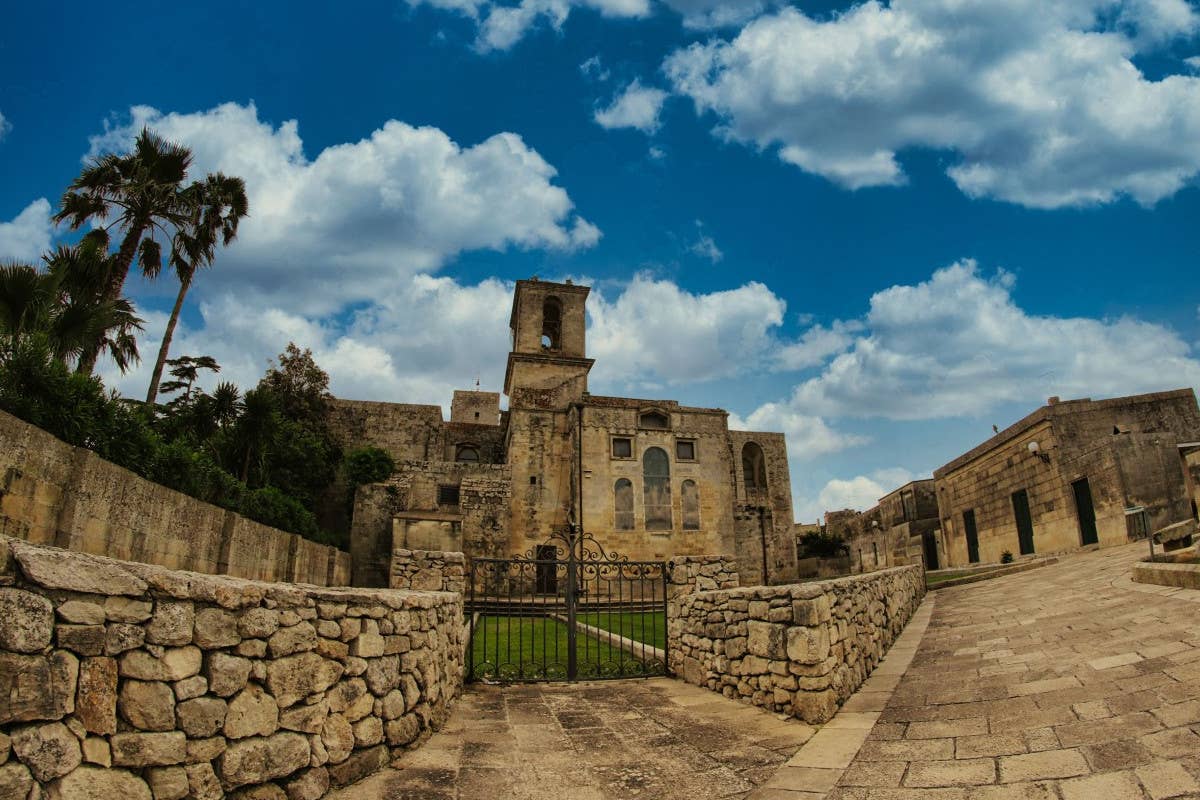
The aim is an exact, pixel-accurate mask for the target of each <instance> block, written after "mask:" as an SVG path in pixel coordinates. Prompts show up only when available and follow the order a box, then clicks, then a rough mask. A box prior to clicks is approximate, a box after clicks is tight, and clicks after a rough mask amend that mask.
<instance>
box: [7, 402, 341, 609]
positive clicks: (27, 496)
mask: <svg viewBox="0 0 1200 800" xmlns="http://www.w3.org/2000/svg"><path fill="white" fill-rule="evenodd" d="M0 534H3V535H7V536H15V537H16V538H18V539H25V540H27V541H30V542H33V543H35V544H48V545H54V546H55V547H61V548H64V549H67V550H75V551H77V552H81V553H92V554H93V555H102V556H109V557H111V558H119V559H123V560H126V561H140V562H142V563H145V564H157V565H159V566H163V567H167V568H169V569H185V570H190V571H193V572H206V573H209V574H212V575H232V576H234V577H238V578H249V579H251V580H267V581H289V582H293V583H311V584H316V585H318V586H344V585H346V584H348V583H349V582H350V554H349V553H345V552H342V551H340V550H338V549H337V548H334V547H329V546H328V545H323V544H317V543H316V542H312V541H309V540H307V539H305V538H303V537H301V536H297V535H295V534H292V533H287V532H285V531H281V530H278V529H277V528H272V527H270V526H267V525H263V524H261V523H258V522H254V521H253V520H249V519H246V518H245V517H243V516H241V515H240V514H235V513H234V512H232V511H227V510H226V509H223V508H219V507H217V506H214V505H211V504H209V503H204V502H202V501H200V500H197V499H196V498H194V497H189V496H187V495H185V494H183V493H181V492H177V491H174V490H173V489H168V488H166V487H165V486H160V485H159V484H157V483H153V482H151V481H148V480H146V479H145V478H142V477H140V476H139V475H136V474H134V473H133V472H130V471H129V470H127V469H124V468H122V467H118V466H117V465H116V464H113V463H111V462H108V461H105V460H104V459H103V458H100V456H98V455H96V454H95V453H93V452H92V451H90V450H87V449H85V448H82V447H72V446H71V445H69V444H67V443H66V442H63V441H61V440H59V439H56V438H55V437H54V436H52V435H50V434H49V433H47V432H46V431H44V430H42V429H41V428H38V427H37V426H34V425H30V424H28V423H26V422H22V421H21V420H19V419H17V418H16V417H14V416H12V415H11V414H6V413H4V412H2V411H0Z"/></svg>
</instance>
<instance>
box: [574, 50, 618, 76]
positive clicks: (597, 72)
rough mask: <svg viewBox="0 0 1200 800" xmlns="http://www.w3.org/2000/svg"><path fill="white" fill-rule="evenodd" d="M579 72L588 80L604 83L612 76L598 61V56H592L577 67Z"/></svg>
mask: <svg viewBox="0 0 1200 800" xmlns="http://www.w3.org/2000/svg"><path fill="white" fill-rule="evenodd" d="M579 71H580V72H582V73H583V74H584V75H585V76H586V77H588V78H594V79H595V80H598V81H601V82H603V81H606V80H608V79H609V77H610V76H611V75H612V73H611V72H609V70H608V68H607V67H605V66H604V63H603V62H602V61H601V60H600V56H599V55H594V56H592V57H591V58H589V59H587V60H586V61H584V62H583V63H582V64H580V65H579Z"/></svg>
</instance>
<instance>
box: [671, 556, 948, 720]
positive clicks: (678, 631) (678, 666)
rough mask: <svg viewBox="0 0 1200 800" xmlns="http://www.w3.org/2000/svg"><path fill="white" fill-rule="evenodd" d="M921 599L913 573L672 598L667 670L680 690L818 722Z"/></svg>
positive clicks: (920, 583)
mask: <svg viewBox="0 0 1200 800" xmlns="http://www.w3.org/2000/svg"><path fill="white" fill-rule="evenodd" d="M717 568H718V569H719V567H717ZM699 571H700V573H701V574H703V571H704V566H703V565H700V566H699ZM924 594H925V584H924V580H923V576H922V573H921V568H920V567H917V566H909V567H897V568H894V569H888V570H883V571H880V572H873V573H871V574H869V575H862V576H854V577H849V578H840V579H837V580H831V581H822V582H816V583H802V584H793V585H790V586H755V587H745V588H738V589H717V590H713V591H698V592H694V593H679V594H676V595H675V596H673V597H672V598H671V599H670V601H669V602H668V604H667V648H668V654H667V657H668V663H669V665H670V667H671V669H672V671H673V672H674V673H675V674H676V675H678V676H679V677H681V678H683V679H684V680H686V681H687V682H688V683H692V684H695V685H697V686H704V687H707V688H709V689H712V690H713V691H716V692H721V693H722V694H723V695H725V696H726V697H731V698H737V699H741V700H742V701H744V702H748V703H751V704H753V705H756V706H761V707H763V708H767V709H770V710H772V711H778V712H783V713H787V714H791V715H793V716H796V717H799V718H801V719H803V720H805V721H806V722H812V723H821V722H825V721H827V720H828V719H829V718H830V717H832V716H833V714H834V712H836V710H837V708H838V706H839V705H841V703H843V702H844V701H845V700H846V699H847V698H848V697H849V696H850V695H851V694H852V693H853V692H854V691H855V690H856V689H857V688H858V687H859V686H861V685H862V683H863V681H864V680H866V678H867V676H868V675H870V674H871V671H872V670H873V669H874V668H875V666H876V664H878V663H879V660H880V659H881V658H883V656H884V654H886V653H887V650H888V648H889V647H890V646H891V644H892V642H894V641H895V640H896V637H897V636H899V635H900V632H901V631H902V630H903V629H904V626H905V624H906V623H907V622H908V620H909V618H910V617H911V616H912V614H913V612H914V611H915V610H916V608H917V606H918V605H919V603H920V601H921V598H922V597H923V596H924Z"/></svg>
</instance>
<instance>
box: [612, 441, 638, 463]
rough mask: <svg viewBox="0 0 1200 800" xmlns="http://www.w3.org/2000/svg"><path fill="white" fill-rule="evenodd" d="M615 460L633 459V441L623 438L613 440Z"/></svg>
mask: <svg viewBox="0 0 1200 800" xmlns="http://www.w3.org/2000/svg"><path fill="white" fill-rule="evenodd" d="M612 457H613V458H633V440H632V439H627V438H625V437H623V436H614V437H613V440H612Z"/></svg>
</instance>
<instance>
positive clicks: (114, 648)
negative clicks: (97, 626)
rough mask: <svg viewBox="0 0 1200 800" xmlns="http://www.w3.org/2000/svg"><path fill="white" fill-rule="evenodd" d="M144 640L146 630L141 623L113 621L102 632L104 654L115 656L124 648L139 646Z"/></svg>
mask: <svg viewBox="0 0 1200 800" xmlns="http://www.w3.org/2000/svg"><path fill="white" fill-rule="evenodd" d="M145 642H146V631H145V629H144V628H142V626H141V625H133V624H130V623H127V622H113V623H111V624H109V626H108V629H107V630H106V631H105V634H104V655H106V656H115V655H118V654H120V653H124V652H125V651H126V650H133V649H134V648H136V647H141V646H142V645H143V644H145Z"/></svg>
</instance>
